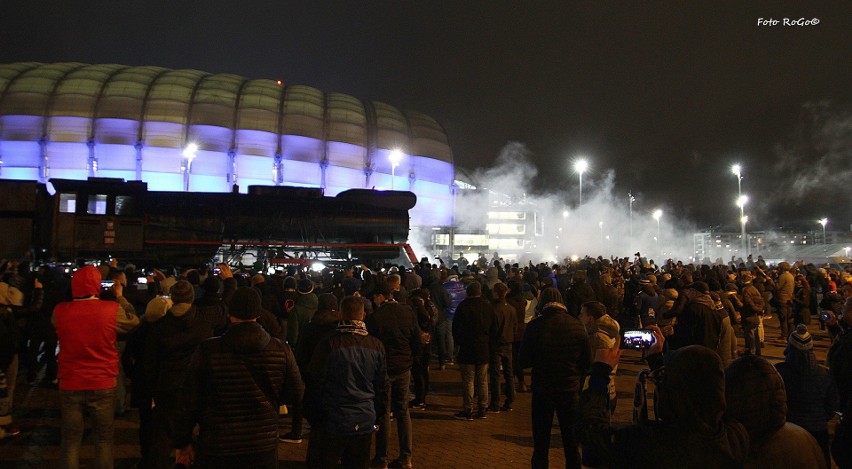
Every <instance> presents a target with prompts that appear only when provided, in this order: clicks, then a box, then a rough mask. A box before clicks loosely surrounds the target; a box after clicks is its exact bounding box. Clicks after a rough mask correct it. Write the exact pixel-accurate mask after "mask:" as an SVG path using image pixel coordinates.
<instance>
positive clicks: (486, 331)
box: [453, 296, 498, 365]
mask: <svg viewBox="0 0 852 469" xmlns="http://www.w3.org/2000/svg"><path fill="white" fill-rule="evenodd" d="M497 334H498V330H497V315H496V313H495V312H494V306H493V305H492V304H491V303H489V302H488V300H486V299H485V298H483V297H481V296H477V297H468V298H465V299H464V301H462V302H461V303H460V304H459V307H458V309H456V317H455V319H454V320H453V342H454V343H455V344H456V347H458V348H459V353H458V362H459V363H463V364H466V365H484V364H486V363H488V362H489V360H490V358H491V349H492V348H493V347H495V346H496V345H497V341H498V335H497Z"/></svg>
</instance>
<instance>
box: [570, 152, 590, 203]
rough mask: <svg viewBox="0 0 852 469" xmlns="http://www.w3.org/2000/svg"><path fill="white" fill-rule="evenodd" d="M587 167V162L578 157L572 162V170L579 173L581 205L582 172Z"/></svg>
mask: <svg viewBox="0 0 852 469" xmlns="http://www.w3.org/2000/svg"><path fill="white" fill-rule="evenodd" d="M587 169H589V162H588V161H586V160H585V159H579V160H577V161H575V162H574V172H575V173H577V174H579V175H580V205H583V173H584V172H586V170H587Z"/></svg>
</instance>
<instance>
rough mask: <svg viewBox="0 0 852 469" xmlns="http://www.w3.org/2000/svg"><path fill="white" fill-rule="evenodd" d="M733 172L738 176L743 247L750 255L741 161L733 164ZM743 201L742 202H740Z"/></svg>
mask: <svg viewBox="0 0 852 469" xmlns="http://www.w3.org/2000/svg"><path fill="white" fill-rule="evenodd" d="M731 173H733V175H734V176H736V177H737V206H739V207H740V225H741V231H740V238H741V239H742V248H743V252H744V253H745V255H748V252H747V251H748V247H747V244H746V232H745V223H743V222H742V219H743V217H744V216H745V209H744V206H745V200H746V199H744V198H743V167H742V165H740V164H739V163H737V164H735V165H733V166H731ZM740 201H742V203H740Z"/></svg>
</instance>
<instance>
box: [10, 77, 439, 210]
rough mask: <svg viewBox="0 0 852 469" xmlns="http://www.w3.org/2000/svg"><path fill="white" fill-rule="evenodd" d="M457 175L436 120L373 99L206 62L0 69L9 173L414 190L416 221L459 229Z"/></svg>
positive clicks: (182, 183) (174, 187)
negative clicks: (185, 66)
mask: <svg viewBox="0 0 852 469" xmlns="http://www.w3.org/2000/svg"><path fill="white" fill-rule="evenodd" d="M397 149H398V150H399V151H401V153H402V155H401V157H400V158H399V160H398V165H396V166H393V164H392V163H391V160H390V159H389V156H390V155H391V153H392V152H393V151H394V150H397ZM454 176H455V168H454V163H453V153H452V150H451V148H450V146H449V141H448V139H447V134H446V132H445V131H444V129H443V128H442V127H441V126H440V124H438V123H437V122H436V121H435V120H434V119H432V118H431V117H429V116H426V115H424V114H421V113H418V112H412V111H401V110H399V109H397V108H395V107H393V106H391V105H388V104H385V103H381V102H377V101H362V100H359V99H357V98H355V97H352V96H349V95H346V94H342V93H333V92H323V91H320V90H318V89H315V88H312V87H310V86H304V85H288V84H282V83H281V82H280V81H276V80H270V79H248V78H244V77H241V76H237V75H231V74H211V73H206V72H201V71H197V70H172V69H166V68H162V67H153V66H152V67H148V66H145V67H139V66H124V65H115V64H103V65H88V64H81V63H53V64H42V63H13V64H6V65H0V179H21V180H38V181H42V182H46V181H47V180H49V179H50V178H64V179H86V178H88V177H113V178H122V179H125V180H141V181H145V182H146V183H148V187H149V189H151V190H162V191H181V190H185V191H199V192H230V191H232V190H233V187H234V186H235V185H237V186H239V189H240V190H241V191H245V190H246V189H247V187H248V186H249V185H288V186H303V187H321V188H323V189H324V191H325V194H326V195H330V196H333V195H336V194H337V193H339V192H341V191H343V190H346V189H350V188H376V189H380V190H387V189H391V188H394V189H397V190H410V191H412V192H414V193H415V194H417V198H418V202H417V206H416V207H415V208H414V209H413V210H412V211H411V217H412V225H415V226H422V227H426V226H451V225H452V224H453V200H454V197H455V188H456V186H455V184H454Z"/></svg>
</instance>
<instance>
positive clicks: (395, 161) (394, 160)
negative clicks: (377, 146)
mask: <svg viewBox="0 0 852 469" xmlns="http://www.w3.org/2000/svg"><path fill="white" fill-rule="evenodd" d="M388 159H389V160H390V162H391V190H393V189H394V179H396V167H397V166H399V161H400V160H401V159H402V152H401V151H400V150H399V149H398V148H397V149H394V150H393V151H392V152H390V155H388Z"/></svg>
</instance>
